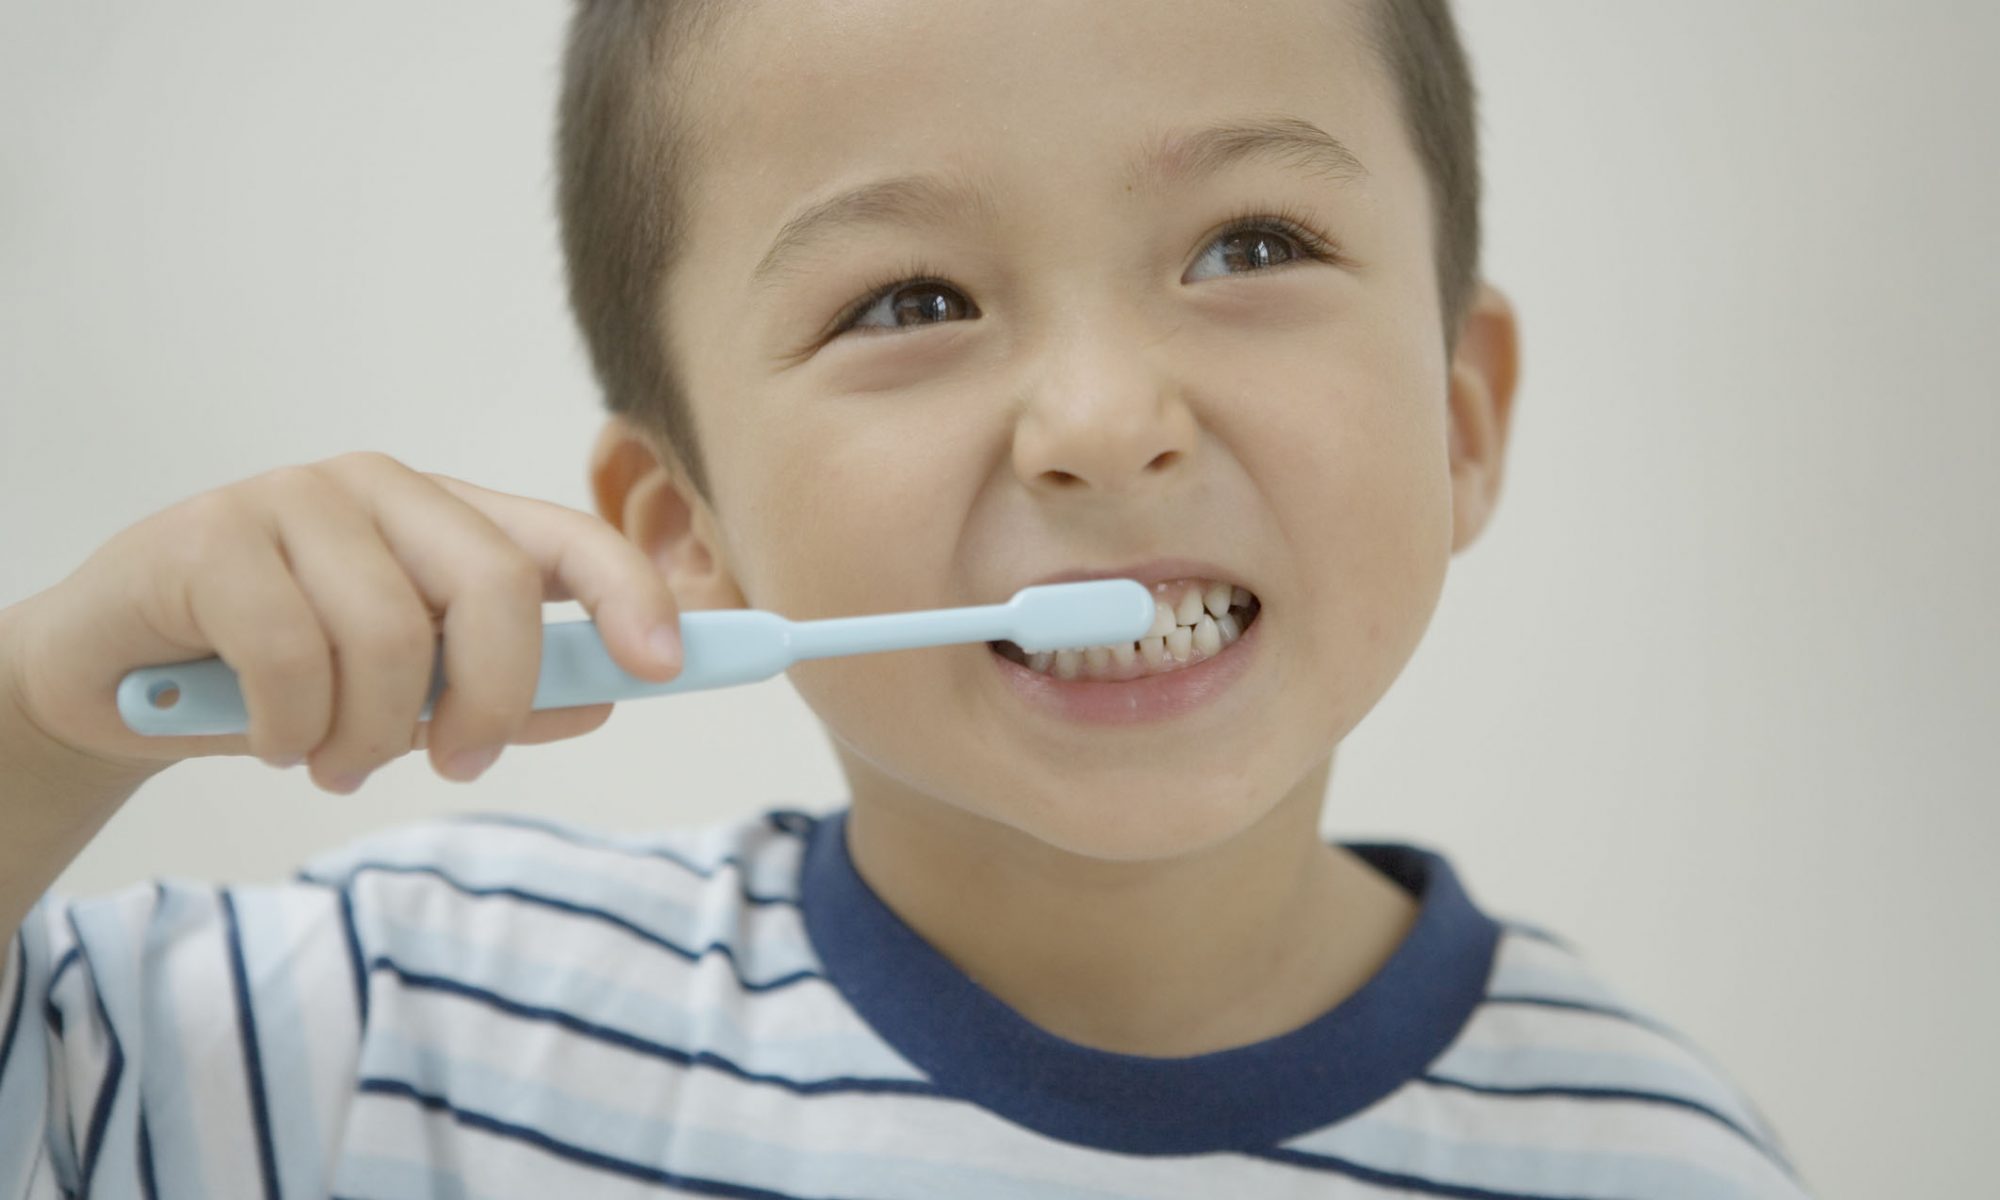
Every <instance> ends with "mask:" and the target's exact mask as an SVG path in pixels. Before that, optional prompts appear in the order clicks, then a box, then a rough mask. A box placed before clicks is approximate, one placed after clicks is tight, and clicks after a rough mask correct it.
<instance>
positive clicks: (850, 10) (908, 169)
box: [689, 0, 1416, 276]
mask: <svg viewBox="0 0 2000 1200" xmlns="http://www.w3.org/2000/svg"><path fill="white" fill-rule="evenodd" d="M1361 2H1362V0H1245V2H1244V3H1232V4H1227V5H1225V4H1221V3H1218V2H1217V0H1089V2H1088V3H1078V2H1076V0H1006V2H1002V3H981V2H969V0H953V2H951V3H946V4H939V3H936V2H935V0H932V2H929V3H923V2H916V0H758V2H756V3H752V4H746V5H745V6H744V7H742V8H740V9H737V10H736V11H735V12H734V13H733V18H734V19H732V20H730V21H728V22H726V25H725V27H724V28H723V29H721V30H719V31H718V32H717V36H716V37H714V38H713V39H711V40H710V41H709V42H708V43H707V44H705V45H704V47H703V48H702V51H701V52H700V54H699V56H698V63H697V65H696V66H695V68H694V69H695V71H696V72H697V73H698V78H697V80H695V81H694V82H696V83H697V84H698V86H696V87H695V88H694V89H693V90H692V94H691V95H690V97H689V102H690V105H691V108H692V114H693V116H694V118H695V120H696V121H697V122H698V125H699V127H700V129H701V142H702V144H703V147H704V149H703V152H702V161H701V162H700V164H699V165H698V166H695V165H694V164H690V167H691V169H693V170H695V171H696V173H697V175H698V176H699V180H698V182H697V183H696V185H695V186H694V188H693V189H692V203H693V211H692V212H690V214H689V217H690V222H691V224H690V232H691V233H692V235H693V238H692V240H693V242H694V245H693V246H691V247H690V250H691V251H693V252H694V253H696V254H700V253H702V252H703V250H704V249H706V250H708V251H720V250H721V249H722V247H724V246H727V247H729V251H728V252H729V254H730V261H729V263H728V264H727V269H728V270H730V271H732V272H733V273H739V274H743V275H746V276H747V274H748V272H749V271H750V269H751V268H752V267H753V266H755V264H756V263H757V262H759V261H760V260H761V259H762V258H763V255H764V253H765V251H766V248H767V245H768V243H769V241H770V239H771V237H772V235H773V234H774V233H775V232H776V231H777V230H778V229H779V227H780V226H781V225H783V224H784V223H785V221H786V219H787V217H788V216H790V215H792V214H794V213H795V212H796V211H798V210H799V209H800V208H801V207H802V206H804V205H805V204H806V203H807V202H809V201H810V200H812V199H813V198H815V197H820V196H824V195H826V194H829V193H831V192H834V191H837V190H839V189H840V188H842V187H845V186H852V185H854V184H858V183H862V182H865V181H869V180H875V179H880V178H887V177H895V176H901V175H908V174H912V173H916V172H930V171H936V172H944V173H949V174H953V175H955V176H957V177H960V178H963V179H968V180H976V181H978V182H979V183H981V184H989V183H990V185H991V187H990V191H991V192H992V193H993V194H994V195H995V196H996V198H997V199H998V200H999V201H1000V203H1001V204H1002V205H1003V206H1007V205H1019V206H1022V207H1023V208H1029V207H1033V206H1037V205H1050V206H1055V207H1056V208H1058V209H1060V208H1061V207H1063V206H1064V205H1065V204H1068V205H1075V204H1078V203H1086V204H1093V205H1101V204H1105V203H1110V204H1119V203H1132V202H1134V200H1135V198H1136V197H1137V196H1138V194H1139V192H1140V191H1141V190H1142V189H1141V187H1140V185H1141V183H1142V182H1143V176H1138V175H1135V174H1134V173H1133V171H1132V169H1131V168H1132V167H1133V166H1134V165H1136V163H1137V162H1139V161H1140V160H1141V159H1142V157H1143V156H1144V155H1145V153H1146V152H1147V151H1153V152H1155V153H1156V154H1157V153H1158V152H1159V151H1160V150H1163V149H1166V148H1169V147H1171V146H1173V145H1174V144H1175V139H1176V138H1177V136H1178V135H1180V134H1183V133H1188V132H1193V131H1196V130H1200V129H1204V128H1208V127H1211V126H1213V125H1216V124H1218V123H1221V122H1227V121H1241V120H1243V119H1245V118H1250V119H1260V118H1261V119H1263V120H1264V121H1266V122H1271V121H1274V120H1275V121H1276V122H1278V123H1280V124H1284V123H1298V122H1306V123H1310V124H1311V125H1315V126H1317V127H1319V128H1320V129H1323V130H1325V131H1326V132H1327V133H1329V134H1331V135H1332V136H1333V137H1334V138H1337V139H1338V140H1339V141H1340V142H1341V143H1343V144H1344V145H1345V146H1346V147H1347V148H1349V149H1350V150H1351V151H1352V152H1353V154H1354V155H1355V156H1356V157H1357V158H1358V159H1359V160H1360V161H1361V162H1362V163H1364V164H1366V172H1367V174H1368V175H1369V176H1371V177H1379V176H1381V175H1382V174H1383V172H1384V171H1385V170H1388V171H1391V172H1393V171H1395V170H1398V169H1407V170H1409V171H1412V172H1414V171H1415V169H1416V168H1415V163H1414V159H1413V158H1410V157H1409V156H1408V154H1407V151H1406V148H1405V147H1403V146H1402V145H1401V138H1400V137H1399V136H1398V132H1397V127H1396V125H1395V121H1394V112H1395V110H1394V106H1393V103H1392V99H1391V95H1390V91H1389V81H1388V80H1387V79H1386V77H1385V76H1383V74H1382V68H1381V66H1380V65H1379V62H1378V60H1377V58H1376V56H1375V54H1374V52H1373V50H1372V49H1371V48H1370V46H1369V44H1368V43H1367V41H1366V40H1365V34H1364V29H1365V23H1364V15H1365V14H1364V13H1363V11H1362V10H1361ZM1160 165H1162V166H1167V167H1171V166H1174V165H1178V164H1175V163H1172V162H1171V161H1167V162H1162V163H1161V164H1160ZM998 215H1000V216H1004V215H1005V214H998ZM744 255H748V256H749V257H748V258H747V259H745V258H744V257H743V256H744ZM713 265H714V266H718V267H720V266H723V265H724V264H720V263H717V264H713Z"/></svg>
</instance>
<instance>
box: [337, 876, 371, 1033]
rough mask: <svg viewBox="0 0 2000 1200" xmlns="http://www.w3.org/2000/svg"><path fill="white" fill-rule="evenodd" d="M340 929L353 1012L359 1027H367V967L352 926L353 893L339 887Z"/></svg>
mask: <svg viewBox="0 0 2000 1200" xmlns="http://www.w3.org/2000/svg"><path fill="white" fill-rule="evenodd" d="M340 930H341V933H342V934H343V935H345V937H346V939H347V965H348V969H349V970H351V971H353V972H354V1012H355V1015H356V1018H357V1020H358V1021H359V1022H360V1024H361V1027H362V1028H363V1029H366V1028H367V1027H368V968H367V967H366V966H365V965H363V960H362V958H361V934H360V932H359V931H358V930H356V929H355V928H354V895H353V893H351V892H349V891H348V890H347V889H346V888H341V889H340Z"/></svg>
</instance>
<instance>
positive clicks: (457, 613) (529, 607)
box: [325, 453, 542, 781]
mask: <svg viewBox="0 0 2000 1200" xmlns="http://www.w3.org/2000/svg"><path fill="white" fill-rule="evenodd" d="M325 467H326V468H327V469H328V471H329V473H331V474H333V475H334V476H335V477H336V478H338V479H340V480H341V481H342V482H343V484H344V485H345V486H346V487H347V488H348V490H349V491H350V492H351V493H352V494H354V495H355V496H357V497H358V498H359V499H360V502H361V503H362V504H363V505H364V506H365V507H366V508H367V509H369V511H370V512H371V514H372V516H373V519H374V522H375V525H376V527H377V528H378V529H379V530H380V531H381V534H382V537H383V539H384V540H385V541H386V542H387V544H388V546H389V549H390V552H391V553H393V554H394V556H395V558H396V560H397V561H398V562H399V563H400V564H401V566H402V569H403V570H404V571H405V572H406V574H407V575H408V577H409V579H410V581H411V582H412V583H413V584H414V585H415V586H416V589H417V591H418V592H419V593H421V594H422V595H423V597H424V599H425V600H426V601H427V602H428V603H429V604H430V605H431V606H432V607H433V608H434V609H436V610H437V611H440V612H442V613H443V614H444V646H443V655H444V674H445V680H446V686H445V690H444V692H443V693H442V694H441V695H440V696H439V697H438V699H437V703H436V705H435V706H434V707H433V708H432V710H431V717H430V725H431V730H430V734H429V736H428V738H427V749H428V750H429V753H430V758H431V765H432V767H433V768H434V769H435V770H436V771H437V772H438V773H439V774H441V775H443V776H445V777H446V778H448V779H456V780H461V781H464V780H469V779H471V778H474V777H476V776H477V775H478V773H479V772H480V771H481V770H483V769H484V767H485V766H486V765H488V764H490V762H491V759H490V757H489V758H487V759H485V760H484V761H480V760H479V759H478V758H477V755H479V754H481V753H483V752H489V751H490V752H492V753H493V754H497V753H498V752H499V750H500V748H502V747H504V746H505V745H507V743H508V742H510V741H511V740H513V737H514V735H515V733H516V732H517V731H518V730H519V729H520V727H521V725H522V723H523V722H524V721H525V720H526V719H527V716H528V713H529V712H530V711H531V706H532V705H533V703H534V697H535V687H536V683H537V681H538V679H539V677H540V673H541V656H542V572H541V570H540V569H539V568H538V567H537V566H536V565H535V563H534V562H533V561H532V560H531V559H530V558H529V557H528V555H527V554H526V553H525V552H524V551H523V550H522V548H521V547H520V546H519V545H517V544H516V543H514V542H513V541H512V540H510V539H509V538H508V536H507V535H506V534H505V533H503V532H501V530H500V528H499V527H498V526H496V525H495V524H494V523H493V522H492V521H490V520H488V519H487V518H486V517H485V516H484V515H483V514H482V513H481V512H480V511H479V510H478V509H476V508H474V507H472V506H471V505H469V504H466V503H465V502H464V501H462V500H459V499H458V498H457V497H456V496H453V495H452V494H451V493H450V492H448V491H446V490H445V489H443V488H441V487H438V486H436V485H435V484H433V483H432V482H431V481H430V480H428V479H426V478H425V477H424V476H423V475H421V474H419V473H418V472H415V471H412V470H410V469H409V468H408V467H405V466H404V465H403V464H401V463H399V462H397V461H396V460H394V459H392V458H389V457H388V456H387V455H381V454H372V453H362V454H351V455H343V456H342V457H341V458H339V459H335V460H333V461H331V462H329V463H327V464H325ZM427 661H428V660H427ZM406 729H407V727H406ZM403 744H405V745H408V744H409V738H408V736H407V734H406V736H405V738H404V743H403ZM461 756H465V757H461Z"/></svg>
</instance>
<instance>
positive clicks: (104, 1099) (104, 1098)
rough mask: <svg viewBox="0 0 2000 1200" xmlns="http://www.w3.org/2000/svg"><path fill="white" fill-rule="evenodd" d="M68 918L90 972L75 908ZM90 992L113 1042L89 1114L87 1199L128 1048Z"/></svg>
mask: <svg viewBox="0 0 2000 1200" xmlns="http://www.w3.org/2000/svg"><path fill="white" fill-rule="evenodd" d="M66 915H67V916H68V918H69V927H70V932H71V933H72V934H73V935H74V936H75V937H76V949H77V950H78V951H79V959H78V961H80V962H82V963H83V968H84V970H86V971H88V970H90V956H89V955H88V954H87V953H81V952H82V951H83V930H81V929H79V928H77V924H76V912H75V910H73V909H72V910H70V911H69V912H68V913H67V914H66ZM88 990H89V992H90V998H91V1000H92V1001H93V1002H94V1003H95V1004H96V1006H97V1019H98V1020H100V1021H102V1022H104V1035H105V1036H106V1037H108V1038H110V1039H111V1061H110V1063H109V1064H108V1065H107V1066H106V1067H105V1068H104V1082H103V1083H101V1084H99V1085H98V1088H97V1103H96V1105H95V1106H93V1107H92V1109H91V1113H90V1129H89V1131H88V1132H87V1133H86V1134H85V1135H84V1140H83V1179H82V1185H81V1186H80V1187H79V1188H78V1191H79V1192H81V1193H82V1194H83V1195H86V1196H88V1195H89V1194H90V1179H91V1176H92V1175H94V1174H96V1172H97V1156H98V1154H99V1153H101V1152H102V1151H103V1149H104V1130H105V1128H106V1127H107V1126H108V1125H109V1124H110V1122H111V1103H112V1101H114V1100H116V1099H117V1098H118V1084H119V1081H120V1079H122V1078H123V1077H124V1074H125V1047H124V1046H123V1045H122V1044H121V1043H120V1042H119V1040H118V1030H117V1028H116V1027H114V1026H113V1025H112V1024H111V1014H110V1013H109V1012H107V1011H106V1010H105V1007H104V994H103V993H102V992H100V991H98V989H97V987H96V985H95V983H94V982H93V984H92V986H91V987H90V988H89V989H88ZM57 1023H58V1024H60V1023H61V1018H60V1017H58V1018H57Z"/></svg>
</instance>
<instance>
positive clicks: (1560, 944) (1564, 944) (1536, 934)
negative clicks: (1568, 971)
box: [1497, 917, 1583, 958]
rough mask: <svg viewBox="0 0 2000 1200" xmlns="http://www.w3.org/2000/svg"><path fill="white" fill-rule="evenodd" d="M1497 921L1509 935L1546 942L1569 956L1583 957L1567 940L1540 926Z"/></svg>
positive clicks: (1516, 920) (1505, 918) (1513, 920)
mask: <svg viewBox="0 0 2000 1200" xmlns="http://www.w3.org/2000/svg"><path fill="white" fill-rule="evenodd" d="M1497 919H1498V921H1499V923H1500V927H1501V928H1502V929H1505V930H1507V931H1508V932H1510V933H1518V934H1520V935H1522V936H1523V937H1531V938H1534V939H1535V940H1536V941H1538V942H1547V943H1548V944H1549V945H1551V946H1555V947H1557V948H1559V949H1563V950H1567V951H1569V952H1570V953H1571V954H1574V955H1576V956H1577V957H1578V958H1582V957H1583V952H1582V951H1581V950H1578V949H1577V948H1576V947H1575V946H1574V945H1572V944H1571V943H1570V942H1569V941H1568V940H1566V939H1564V938H1561V937H1558V936H1557V935H1556V934H1554V933H1552V932H1550V931H1549V930H1547V929H1544V928H1543V927H1542V926H1540V925H1533V924H1530V923H1529V922H1527V921H1522V920H1518V919H1512V918H1507V917H1500V918H1497Z"/></svg>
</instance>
